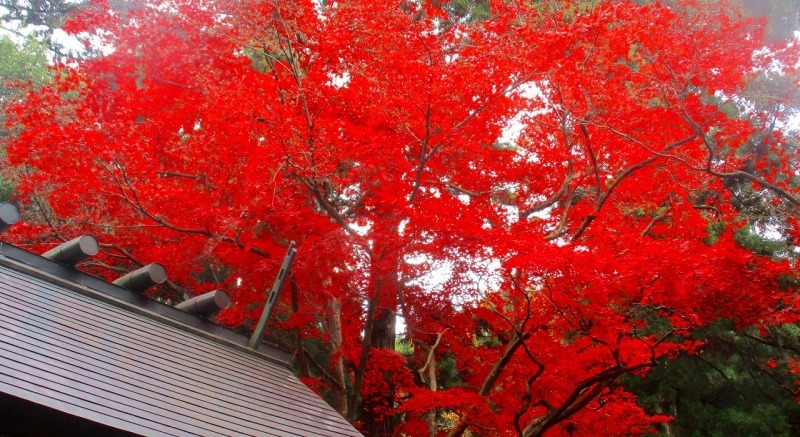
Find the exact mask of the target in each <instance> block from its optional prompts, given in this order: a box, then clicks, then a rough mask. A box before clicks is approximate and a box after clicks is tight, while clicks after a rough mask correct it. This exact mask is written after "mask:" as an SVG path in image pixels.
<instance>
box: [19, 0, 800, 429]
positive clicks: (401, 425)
mask: <svg viewBox="0 0 800 437" xmlns="http://www.w3.org/2000/svg"><path fill="white" fill-rule="evenodd" d="M764 25H765V21H764V20H759V19H753V18H747V17H744V16H743V15H742V14H741V13H740V12H738V10H737V9H735V8H734V7H732V5H731V4H729V3H728V2H726V1H723V0H713V1H712V0H708V1H692V0H679V1H670V2H664V3H659V2H649V1H639V2H633V1H589V0H582V1H567V0H540V1H533V0H523V1H517V0H508V1H502V2H501V1H498V2H486V1H469V0H454V1H451V2H442V1H385V0H384V1H371V0H354V1H347V2H327V1H311V0H303V1H296V0H291V1H290V0H286V1H283V0H282V1H277V0H263V1H255V0H237V1H233V2H231V1H225V2H220V1H215V0H167V1H157V0H141V1H132V2H105V1H92V2H90V3H89V4H87V5H85V6H83V7H82V8H80V9H78V10H77V12H76V13H75V14H74V15H73V16H72V17H71V19H70V20H69V21H67V23H66V24H65V25H64V29H65V30H67V31H68V32H71V33H73V34H76V35H78V36H80V37H82V38H84V39H85V40H86V41H91V44H92V46H93V47H94V48H95V52H97V54H96V55H94V56H87V57H84V58H81V59H75V60H70V61H68V62H64V63H63V64H60V65H57V66H54V67H53V68H54V70H56V71H55V73H54V80H53V81H52V83H50V84H48V85H45V86H43V87H40V88H39V87H36V88H31V89H30V91H29V92H28V94H27V95H26V96H25V97H24V98H21V99H18V100H15V101H13V102H6V103H8V114H9V115H8V125H7V129H9V132H11V134H10V135H11V136H10V137H9V144H8V149H7V155H8V161H9V163H10V164H11V165H13V166H14V169H13V171H14V178H15V180H16V181H18V185H17V191H16V193H17V194H16V196H17V197H16V199H17V201H19V202H20V203H24V204H26V205H27V211H28V213H29V220H28V221H27V222H26V223H25V225H24V227H23V231H22V233H21V234H19V235H17V236H16V238H19V239H20V241H21V242H23V243H26V244H35V245H40V246H42V247H48V246H49V245H51V244H53V243H54V242H55V241H57V240H65V239H69V238H71V237H74V236H77V235H80V234H81V233H92V234H94V235H96V236H97V237H98V239H99V240H100V241H101V242H103V243H105V244H104V245H103V247H104V256H103V257H102V259H101V261H95V262H92V263H90V264H87V267H88V268H92V269H94V271H95V272H97V273H98V274H102V275H114V274H115V273H116V272H119V271H127V270H130V269H131V268H132V267H133V266H136V265H141V264H145V263H148V262H151V261H159V262H161V263H163V264H164V265H166V266H167V269H168V271H169V277H170V284H169V285H170V286H169V287H167V288H164V289H163V290H160V291H159V292H158V297H159V298H162V299H168V300H172V301H176V300H181V299H183V293H189V294H197V293H200V292H203V291H207V290H210V289H214V288H220V287H221V288H225V289H226V290H227V291H228V292H229V293H230V294H231V295H232V296H233V300H234V301H235V303H236V305H235V306H234V307H233V308H231V309H229V310H227V311H225V312H223V313H222V314H221V315H220V316H219V317H218V321H219V322H221V323H225V324H229V325H231V326H235V327H239V328H241V329H245V330H246V329H248V328H250V329H252V324H253V321H254V320H256V319H257V318H258V316H259V314H260V312H261V308H262V306H263V302H264V300H265V297H266V296H265V294H266V291H267V290H268V288H269V286H270V284H271V282H272V280H273V279H274V276H275V274H276V270H277V268H278V265H279V263H280V261H281V258H282V254H283V252H284V250H285V247H286V246H287V245H288V243H289V241H291V240H294V241H296V242H297V244H298V250H299V253H298V256H297V259H296V261H295V265H294V267H293V269H292V275H291V280H290V284H289V285H288V286H287V292H286V293H284V295H283V298H282V299H281V306H280V308H279V311H278V314H277V318H276V320H275V323H274V325H275V326H274V329H273V330H272V331H271V332H272V334H271V340H272V341H275V342H278V343H280V344H282V345H284V346H285V347H288V348H291V349H292V350H294V351H295V362H296V364H297V371H298V372H299V373H300V374H301V376H303V377H304V378H305V381H306V382H307V383H308V384H309V385H311V386H312V387H313V388H315V389H316V390H318V391H320V392H321V393H323V394H324V396H325V397H326V399H328V400H329V402H331V403H332V405H334V407H336V408H337V409H338V410H339V411H340V412H341V413H342V414H343V415H345V416H346V417H348V418H349V419H350V420H352V421H353V422H354V423H356V424H357V425H358V426H359V427H360V429H361V430H362V431H364V432H365V433H367V434H368V435H373V436H378V435H391V434H393V433H405V434H408V435H432V436H434V435H437V433H438V434H442V435H444V434H450V435H461V434H464V433H466V432H470V433H472V435H524V436H535V435H541V434H543V433H545V432H552V433H553V435H562V434H563V435H566V434H576V433H577V434H580V435H631V434H642V433H645V432H649V431H653V430H656V429H658V427H659V426H666V427H667V429H668V428H669V422H670V420H671V419H670V417H669V416H670V415H673V416H674V412H671V411H669V408H666V409H662V410H661V411H648V410H645V409H644V408H643V407H642V406H641V405H640V404H639V403H637V397H636V396H635V395H634V394H633V393H632V392H631V391H629V390H628V389H626V387H627V386H623V385H622V384H621V383H620V377H622V376H623V375H633V377H642V376H644V375H646V374H647V373H648V372H650V371H651V369H652V368H653V366H657V365H658V364H659V363H661V362H663V360H666V359H672V358H676V357H679V356H695V355H697V354H701V353H703V350H704V348H705V347H706V346H707V345H708V344H709V343H708V341H707V339H706V338H705V337H703V336H698V335H694V334H695V333H696V332H698V329H700V328H704V327H708V326H711V325H713V324H714V323H717V322H719V321H720V320H725V321H726V323H730V326H731V327H730V328H729V329H730V330H731V331H733V332H738V331H740V330H750V331H748V332H751V333H752V334H753V335H755V336H756V338H759V339H760V340H763V341H766V342H768V341H771V337H769V332H770V329H777V328H775V327H781V326H786V325H787V324H788V325H792V324H796V323H797V321H798V310H799V309H800V307H798V304H800V302H798V294H797V289H796V280H795V278H796V273H795V270H794V261H795V258H796V256H797V251H796V246H795V242H796V239H797V238H798V237H800V222H798V207H800V187H798V183H799V182H800V180H799V179H800V173H798V172H799V171H800V168H798V159H797V158H798V155H797V143H796V130H795V131H792V129H797V126H796V124H797V103H798V100H797V96H798V88H797V82H796V79H795V78H796V76H795V74H796V68H797V66H798V62H800V59H799V54H800V51H798V50H797V46H796V44H797V42H796V41H794V42H792V41H787V40H785V39H779V38H770V39H766V38H765V37H764ZM98 48H100V49H98ZM7 176H8V175H7ZM748 238H749V240H748ZM756 240H757V241H759V242H760V243H761V244H767V243H769V244H772V246H773V247H777V249H775V250H771V251H765V250H760V251H759V250H757V249H754V245H753V244H750V245H748V244H746V243H747V241H751V242H752V241H756ZM398 316H399V317H401V318H402V321H403V324H402V325H401V326H403V332H402V333H399V334H400V335H399V339H397V341H396V334H398V333H396V332H395V328H396V326H397V320H398ZM795 336H796V334H795ZM795 356H797V355H795ZM759 365H762V366H763V369H764V372H774V374H775V378H781V379H780V380H781V381H784V385H785V389H786V391H787V392H789V393H790V396H792V397H794V396H797V395H798V394H800V393H798V389H800V386H798V385H797V381H798V373H800V363H798V361H797V360H796V359H795V358H786V357H785V356H780V357H777V356H775V357H771V358H769V361H767V359H766V358H765V359H764V360H763V363H761V364H759ZM773 365H774V366H773ZM792 384H794V385H792ZM663 423H666V425H661V424H663Z"/></svg>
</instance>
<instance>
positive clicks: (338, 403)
mask: <svg viewBox="0 0 800 437" xmlns="http://www.w3.org/2000/svg"><path fill="white" fill-rule="evenodd" d="M325 325H326V327H327V329H328V356H329V357H331V373H332V375H333V377H334V378H335V379H336V381H337V382H338V383H339V387H342V389H339V387H331V388H332V392H333V399H332V401H333V402H332V403H333V408H335V409H336V411H338V412H339V414H341V415H342V416H344V417H347V412H348V411H347V390H346V387H347V385H346V384H345V378H344V357H343V356H342V352H341V351H342V342H343V340H342V304H341V303H340V302H339V300H338V299H334V298H332V299H330V300H328V316H327V317H326V321H325Z"/></svg>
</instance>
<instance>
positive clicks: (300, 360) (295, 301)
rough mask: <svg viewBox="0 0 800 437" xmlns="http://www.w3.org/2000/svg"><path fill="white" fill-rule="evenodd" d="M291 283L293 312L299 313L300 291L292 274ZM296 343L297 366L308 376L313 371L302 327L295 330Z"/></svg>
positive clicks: (301, 374) (302, 374)
mask: <svg viewBox="0 0 800 437" xmlns="http://www.w3.org/2000/svg"><path fill="white" fill-rule="evenodd" d="M289 285H290V286H291V291H292V312H293V313H297V312H298V311H300V299H299V297H298V294H299V292H298V290H297V281H295V280H294V276H292V278H291V281H290V283H289ZM294 343H295V351H294V356H295V361H296V363H297V368H298V369H300V376H304V377H307V376H309V375H310V374H311V372H309V370H308V361H306V354H305V350H304V349H303V334H302V333H301V332H300V328H295V330H294Z"/></svg>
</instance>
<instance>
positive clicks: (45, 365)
mask: <svg viewBox="0 0 800 437" xmlns="http://www.w3.org/2000/svg"><path fill="white" fill-rule="evenodd" d="M246 343H247V337H245V336H243V335H241V334H239V333H236V332H234V331H230V330H227V329H225V328H222V327H220V326H217V325H214V324H213V323H210V322H208V321H206V320H204V319H201V318H199V317H196V316H193V315H190V314H187V313H184V312H182V311H179V310H177V309H175V308H172V307H170V306H167V305H164V304H161V303H159V302H156V301H154V300H151V299H147V298H145V297H143V296H140V295H138V294H135V293H133V292H130V291H128V290H125V289H123V288H120V287H117V286H115V285H112V284H109V283H108V282H105V281H103V280H101V279H99V278H96V277H93V276H90V275H87V274H84V273H81V272H79V271H77V270H75V269H73V268H70V267H66V266H62V265H59V264H57V263H55V262H52V261H50V260H47V259H45V258H42V257H40V256H38V255H35V254H32V253H30V252H27V251H25V250H22V249H20V248H17V247H14V246H12V245H9V244H7V243H0V392H2V393H6V394H9V395H12V396H16V397H19V398H21V399H24V400H27V401H31V402H35V403H37V404H41V405H44V406H46V407H50V408H53V409H55V410H59V411H63V412H66V413H69V414H72V415H75V416H78V417H81V418H84V419H88V420H91V421H93V422H97V423H100V424H104V425H108V426H112V427H114V428H118V429H122V430H125V431H130V432H134V433H138V434H145V435H153V434H170V435H258V436H266V435H280V436H289V435H299V436H316V435H329V436H345V435H351V436H353V435H360V434H359V433H358V431H356V429H355V428H353V427H352V426H351V425H350V424H349V423H348V422H347V421H345V420H344V419H343V418H342V417H341V416H340V415H339V414H338V413H336V411H334V410H333V409H332V408H331V407H330V406H329V405H328V404H326V403H325V402H324V401H323V400H322V399H321V398H319V397H318V396H317V395H316V394H314V393H313V392H312V391H311V390H310V389H308V388H307V387H306V386H305V385H303V384H302V382H300V380H298V379H297V377H295V375H293V374H292V373H291V371H290V370H289V368H288V364H287V363H286V361H287V360H288V358H289V357H288V356H287V354H286V353H284V352H281V351H279V350H277V349H274V348H271V347H269V346H267V345H262V346H261V348H260V349H259V351H258V352H256V351H253V350H251V349H248V348H247V347H246V346H244V345H246Z"/></svg>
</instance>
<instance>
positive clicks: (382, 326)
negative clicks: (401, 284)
mask: <svg viewBox="0 0 800 437" xmlns="http://www.w3.org/2000/svg"><path fill="white" fill-rule="evenodd" d="M396 319H397V316H396V314H395V312H394V311H393V310H390V309H384V310H382V311H381V312H380V313H379V314H377V316H376V317H375V321H374V324H373V327H372V335H371V336H370V338H371V341H370V342H371V344H372V347H373V348H377V349H389V350H394V349H395V347H394V341H395V329H394V326H395V322H396ZM384 378H386V380H387V381H389V382H390V385H391V378H392V375H391V374H388V375H384ZM393 388H394V387H393V386H392V389H390V390H388V392H387V393H386V394H385V396H384V397H383V399H376V400H374V401H375V403H376V404H383V405H389V406H390V407H393V406H394V389H393ZM371 404H372V403H371V402H365V403H364V405H363V408H364V413H365V414H364V416H365V420H364V421H365V423H366V425H367V432H366V435H368V436H369V437H384V436H390V435H393V428H394V416H392V415H391V414H389V415H382V416H376V415H374V414H373V413H372V407H373V405H371Z"/></svg>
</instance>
